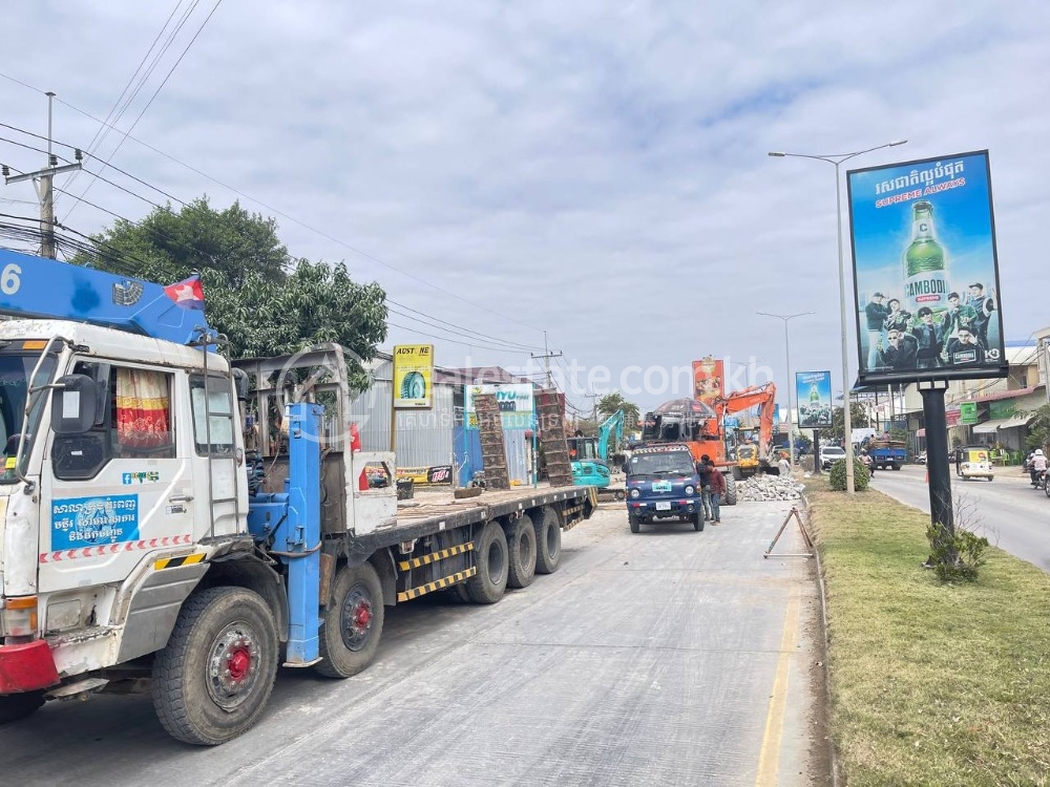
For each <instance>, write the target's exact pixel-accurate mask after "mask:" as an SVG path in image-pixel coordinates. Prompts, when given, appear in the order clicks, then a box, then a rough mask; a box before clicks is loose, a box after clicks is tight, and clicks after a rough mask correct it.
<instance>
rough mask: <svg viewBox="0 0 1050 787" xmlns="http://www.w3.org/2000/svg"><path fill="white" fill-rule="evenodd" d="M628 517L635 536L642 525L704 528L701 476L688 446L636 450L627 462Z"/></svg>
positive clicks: (662, 445)
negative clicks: (679, 524) (680, 524)
mask: <svg viewBox="0 0 1050 787" xmlns="http://www.w3.org/2000/svg"><path fill="white" fill-rule="evenodd" d="M626 467H627V517H628V522H629V523H630V526H631V532H632V533H638V532H640V531H641V525H642V524H659V523H661V522H665V521H670V520H674V521H676V522H692V524H693V529H694V530H696V531H701V530H703V529H704V512H703V506H702V505H701V500H700V495H701V492H700V476H699V475H698V474H697V472H696V465H695V464H694V463H693V455H692V453H691V451H690V449H689V446H688V445H685V444H684V443H666V444H660V445H655V446H645V447H641V448H636V449H634V450H633V451H632V452H631V456H630V458H629V459H628V460H627V465H626Z"/></svg>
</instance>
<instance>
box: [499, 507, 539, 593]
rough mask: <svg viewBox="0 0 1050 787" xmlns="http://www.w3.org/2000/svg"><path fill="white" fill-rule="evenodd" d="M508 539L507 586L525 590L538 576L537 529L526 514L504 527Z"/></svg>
mask: <svg viewBox="0 0 1050 787" xmlns="http://www.w3.org/2000/svg"><path fill="white" fill-rule="evenodd" d="M503 533H504V534H505V535H506V537H507V556H508V558H507V564H508V574H507V584H508V585H509V586H510V587H512V588H524V587H528V586H529V584H531V582H532V579H533V577H535V576H536V528H535V526H534V525H533V524H532V518H531V517H530V516H529V515H528V514H525V515H523V516H521V517H519V518H518V519H515V520H514V521H513V522H508V523H507V524H505V525H504V526H503Z"/></svg>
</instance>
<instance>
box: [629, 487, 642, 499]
mask: <svg viewBox="0 0 1050 787" xmlns="http://www.w3.org/2000/svg"><path fill="white" fill-rule="evenodd" d="M640 494H641V493H640V492H639V491H638V490H637V489H632V490H631V500H637V499H638V495H640Z"/></svg>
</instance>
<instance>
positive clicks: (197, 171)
mask: <svg viewBox="0 0 1050 787" xmlns="http://www.w3.org/2000/svg"><path fill="white" fill-rule="evenodd" d="M219 2H221V0H219ZM217 7H218V3H216V8H217ZM214 10H215V8H213V9H212V13H214ZM209 18H210V15H209ZM205 21H207V20H205ZM191 43H192V42H191ZM0 77H3V78H5V79H8V80H10V81H12V82H15V83H16V84H19V85H22V86H23V87H26V88H28V89H29V90H33V91H35V92H38V93H41V94H45V93H44V91H42V90H40V89H39V88H36V87H34V86H33V85H29V84H27V83H26V82H23V81H21V80H19V79H16V78H14V77H12V76H10V75H8V74H5V73H2V72H0ZM45 95H46V94H45ZM56 99H57V100H58V101H59V102H60V103H61V104H63V105H64V106H66V107H68V108H69V109H72V110H73V111H75V112H77V113H79V114H81V115H83V116H84V117H87V118H89V119H90V120H93V121H94V122H96V123H98V124H100V125H102V126H104V127H110V128H114V130H117V129H115V127H114V126H112V124H110V123H107V122H106V121H103V120H99V119H98V118H97V117H95V116H94V115H92V114H90V113H89V112H86V111H84V110H82V109H80V108H79V107H77V106H75V105H73V104H71V103H69V102H68V101H65V100H63V99H61V98H57V97H56ZM0 125H2V124H0ZM11 128H16V127H11ZM16 130H19V131H21V132H22V133H29V134H32V132H27V131H25V130H23V129H16ZM121 133H123V132H121ZM33 136H36V137H38V138H43V139H46V137H40V135H33ZM124 139H131V140H132V141H133V142H136V143H137V144H139V145H141V146H142V147H144V148H146V149H148V150H151V151H153V152H154V153H156V154H158V155H160V156H163V157H164V158H166V159H168V160H169V161H172V162H173V163H175V164H178V165H179V166H181V167H183V168H185V169H187V170H189V171H191V172H193V173H195V174H197V175H200V176H201V177H203V178H205V179H207V180H209V181H211V182H212V183H215V184H217V185H219V186H221V187H223V188H224V189H227V190H229V191H231V192H233V193H234V194H237V195H238V196H240V197H243V198H244V199H247V200H249V201H251V202H253V203H255V204H257V205H260V206H261V207H263V208H265V209H266V210H268V211H270V212H272V213H274V214H275V215H278V216H281V217H282V218H285V219H287V220H288V221H291V222H292V223H294V224H297V225H298V226H300V227H303V228H304V229H306V230H309V231H310V232H313V233H315V234H317V235H318V236H320V237H322V238H325V239H327V240H330V241H331V242H333V243H335V244H337V245H339V246H341V247H343V248H346V249H347V250H349V251H351V252H353V253H354V254H355V255H357V256H359V257H362V258H364V259H366V260H369V261H372V262H375V263H376V264H378V265H381V266H383V267H385V268H387V269H389V270H392V271H394V272H395V273H399V274H401V275H403V276H405V277H407V278H410V279H412V280H414V281H417V282H419V283H420V284H423V285H424V286H427V287H430V288H431V289H434V290H436V291H438V292H441V293H444V294H446V295H448V296H450V297H452V298H455V299H456V300H458V301H461V302H463V303H465V304H467V305H469V306H473V307H475V308H477V309H480V310H482V311H485V312H488V313H490V314H494V315H496V316H497V317H500V318H501V319H504V320H507V321H509V322H513V323H516V324H518V325H522V326H524V327H526V328H529V329H531V330H540V329H538V328H536V326H534V325H530V324H529V323H525V322H522V321H521V320H518V319H516V318H514V317H511V316H509V315H507V314H506V313H503V312H498V311H496V310H494V309H492V308H489V307H487V306H484V305H482V304H479V303H475V302H473V301H471V300H469V299H467V298H464V297H463V296H461V295H459V294H457V293H455V292H452V291H450V290H447V289H445V288H443V287H440V286H439V285H437V284H434V283H432V282H430V281H428V280H426V279H424V278H421V277H419V276H416V275H415V274H413V273H409V272H408V271H405V270H402V269H401V268H398V267H397V266H395V265H392V264H390V263H387V262H385V261H383V260H380V259H378V258H376V257H374V256H372V255H370V254H368V253H367V252H365V251H363V250H361V249H358V248H357V247H355V246H352V245H351V244H349V243H347V242H346V241H344V240H342V239H340V238H336V237H334V236H332V235H329V234H328V233H326V232H324V231H322V230H320V229H318V228H316V227H313V226H311V225H309V224H307V223H305V222H303V221H301V220H299V219H297V218H295V217H294V216H291V215H289V214H287V213H285V212H283V211H281V210H279V209H277V208H275V207H273V206H271V205H269V204H267V203H265V202H262V201H261V200H259V199H257V198H255V197H253V196H251V195H250V194H247V193H245V192H243V191H241V190H239V189H237V188H235V187H233V186H231V185H229V184H227V183H225V182H223V181H221V180H218V179H217V178H215V177H213V176H211V175H209V174H208V173H206V172H203V171H202V170H200V169H197V168H196V167H193V166H192V165H190V164H187V163H186V162H184V161H181V160H180V159H178V158H176V157H174V156H172V155H170V154H168V153H166V152H165V151H163V150H160V149H159V148H157V147H155V146H153V145H150V144H149V143H146V142H143V141H142V140H140V139H137V138H136V137H133V136H131V134H130V132H129V133H127V134H125V135H124ZM57 144H60V145H62V146H64V147H69V148H71V149H75V148H74V146H72V145H68V144H67V143H57ZM93 158H94V159H95V160H96V161H99V163H100V164H102V165H103V166H105V167H109V168H112V169H114V170H115V171H117V172H120V173H121V174H124V175H125V176H127V177H130V178H132V179H133V180H135V181H136V182H139V183H141V184H142V185H144V186H146V187H147V188H151V189H153V190H155V191H157V192H158V193H160V194H163V195H164V196H165V197H168V198H169V199H172V200H173V201H175V202H178V203H180V204H182V205H186V204H187V203H185V202H184V201H182V200H180V199H178V198H177V197H174V196H172V195H170V194H168V193H167V192H165V191H163V190H161V189H159V188H157V187H156V186H153V185H152V184H149V183H147V182H146V181H143V180H141V179H139V178H136V177H135V176H133V175H131V174H130V173H127V172H125V171H124V170H122V169H120V168H119V167H116V166H115V165H113V164H110V163H109V162H108V161H100V160H98V159H97V157H93ZM93 182H94V181H93ZM104 182H107V183H110V185H114V184H113V183H112V181H108V180H105V181H104ZM118 188H119V187H118ZM56 190H58V189H56ZM62 193H64V194H66V195H67V196H71V197H73V198H74V199H77V197H76V196H75V195H73V194H71V193H70V192H68V191H62ZM85 193H86V190H85ZM135 196H136V197H138V198H139V199H143V200H145V198H143V197H141V195H137V194H136V195H135ZM79 201H80V202H83V203H84V204H85V205H88V206H90V207H93V208H96V209H97V210H100V211H102V212H103V213H106V214H108V215H110V216H114V217H115V218H120V219H122V220H124V221H128V222H129V223H131V224H135V223H136V222H133V221H131V220H130V219H127V218H125V217H123V216H120V215H119V214H116V213H114V212H113V211H111V210H108V209H106V208H103V207H101V206H100V205H97V204H96V203H93V202H90V201H88V200H86V199H84V198H83V196H81V197H80V198H79ZM146 201H148V200H146ZM152 204H155V203H152ZM66 215H67V217H68V215H69V212H67V214H66ZM388 302H391V303H393V304H394V305H397V306H401V308H405V309H409V310H411V311H415V312H416V313H417V314H422V315H424V316H427V317H429V318H430V319H433V320H435V321H437V322H441V323H444V324H446V325H450V326H455V327H457V328H462V329H463V330H464V331H467V332H468V333H470V334H473V335H479V336H482V337H486V335H485V334H481V333H480V332H477V331H473V330H472V329H469V328H466V327H464V326H461V325H456V324H455V323H450V322H448V321H445V320H441V319H440V318H437V317H433V316H431V315H426V314H425V313H424V312H420V311H418V310H413V309H411V307H407V306H405V305H404V304H398V303H397V302H396V301H390V300H389V299H388ZM487 338H488V339H489V340H490V341H491V340H495V341H499V342H502V343H505V344H507V345H511V346H513V347H523V348H535V349H539V346H538V345H528V344H524V343H521V342H514V341H511V340H502V339H495V338H494V337H487Z"/></svg>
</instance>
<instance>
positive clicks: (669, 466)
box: [628, 451, 695, 476]
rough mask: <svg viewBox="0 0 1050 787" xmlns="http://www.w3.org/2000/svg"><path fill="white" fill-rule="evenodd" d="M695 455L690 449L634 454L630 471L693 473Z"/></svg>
mask: <svg viewBox="0 0 1050 787" xmlns="http://www.w3.org/2000/svg"><path fill="white" fill-rule="evenodd" d="M694 472H695V468H694V467H693V457H692V454H690V453H689V452H688V451H666V452H664V453H655V454H634V455H633V456H632V457H631V461H630V464H629V465H628V473H629V474H630V475H632V476H637V475H692V474H693V473H694Z"/></svg>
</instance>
